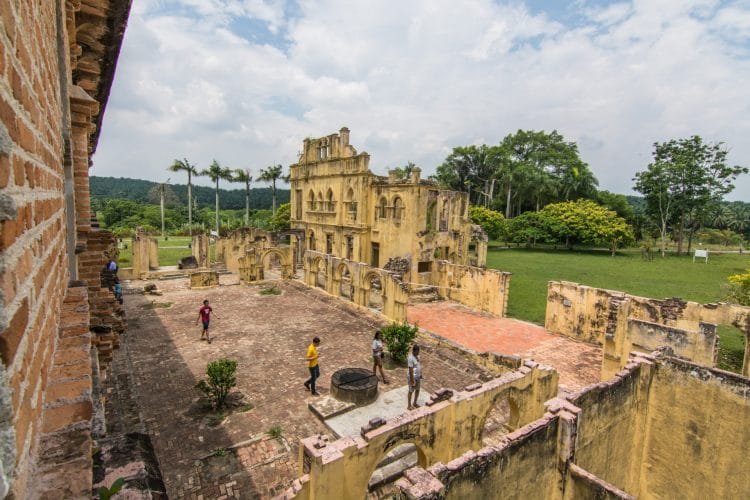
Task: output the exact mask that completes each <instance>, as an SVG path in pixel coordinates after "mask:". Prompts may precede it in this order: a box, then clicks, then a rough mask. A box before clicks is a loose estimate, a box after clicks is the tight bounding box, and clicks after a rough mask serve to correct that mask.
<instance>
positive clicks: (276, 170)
mask: <svg viewBox="0 0 750 500" xmlns="http://www.w3.org/2000/svg"><path fill="white" fill-rule="evenodd" d="M281 172H282V167H281V165H271V166H270V167H268V168H266V169H263V170H261V171H260V176H259V177H258V180H259V181H262V182H270V183H271V199H272V202H273V204H272V208H273V210H272V213H273V214H274V215H276V181H277V180H279V179H284V177H283V176H282V175H281Z"/></svg>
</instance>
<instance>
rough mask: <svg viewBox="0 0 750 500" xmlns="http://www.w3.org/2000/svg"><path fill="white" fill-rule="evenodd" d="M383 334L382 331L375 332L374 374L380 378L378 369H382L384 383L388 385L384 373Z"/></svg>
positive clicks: (373, 343) (373, 344) (373, 347)
mask: <svg viewBox="0 0 750 500" xmlns="http://www.w3.org/2000/svg"><path fill="white" fill-rule="evenodd" d="M381 336H382V334H381V333H380V330H378V331H376V332H375V338H373V339H372V374H373V375H375V376H376V377H377V376H378V372H377V370H378V368H380V376H381V377H383V383H384V384H387V383H388V381H387V380H386V379H385V373H383V356H384V355H385V353H384V352H383V340H382V339H381Z"/></svg>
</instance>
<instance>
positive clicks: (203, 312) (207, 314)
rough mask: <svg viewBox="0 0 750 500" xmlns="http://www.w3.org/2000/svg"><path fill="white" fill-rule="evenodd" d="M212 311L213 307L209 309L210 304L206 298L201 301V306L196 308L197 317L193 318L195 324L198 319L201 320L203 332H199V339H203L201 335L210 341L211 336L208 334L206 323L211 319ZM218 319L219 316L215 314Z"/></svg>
mask: <svg viewBox="0 0 750 500" xmlns="http://www.w3.org/2000/svg"><path fill="white" fill-rule="evenodd" d="M212 312H213V309H211V306H209V305H208V300H204V301H203V307H201V308H200V309H199V310H198V319H196V320H195V324H196V325H197V324H198V321H203V333H201V340H203V337H205V338H206V340H208V343H209V344H210V343H211V337H210V335H209V334H208V323H209V322H210V321H211V313H212ZM216 318H217V319H218V318H219V317H218V316H216Z"/></svg>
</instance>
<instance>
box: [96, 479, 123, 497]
mask: <svg viewBox="0 0 750 500" xmlns="http://www.w3.org/2000/svg"><path fill="white" fill-rule="evenodd" d="M123 486H125V480H124V479H123V478H121V477H120V478H118V479H117V480H116V481H115V482H114V483H112V486H110V487H109V488H107V487H106V486H102V487H100V488H99V492H98V493H99V500H109V499H110V498H112V497H113V496H115V495H116V494H118V493H119V492H120V490H122V487H123Z"/></svg>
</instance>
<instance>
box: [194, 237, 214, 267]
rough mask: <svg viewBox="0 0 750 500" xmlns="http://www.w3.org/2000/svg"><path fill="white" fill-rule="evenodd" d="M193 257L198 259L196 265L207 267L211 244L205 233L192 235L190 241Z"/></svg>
mask: <svg viewBox="0 0 750 500" xmlns="http://www.w3.org/2000/svg"><path fill="white" fill-rule="evenodd" d="M190 246H191V250H192V253H193V257H195V260H196V261H198V267H208V265H209V255H210V252H211V244H210V241H209V239H208V235H207V234H197V235H195V236H193V240H192V243H191V245H190Z"/></svg>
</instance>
